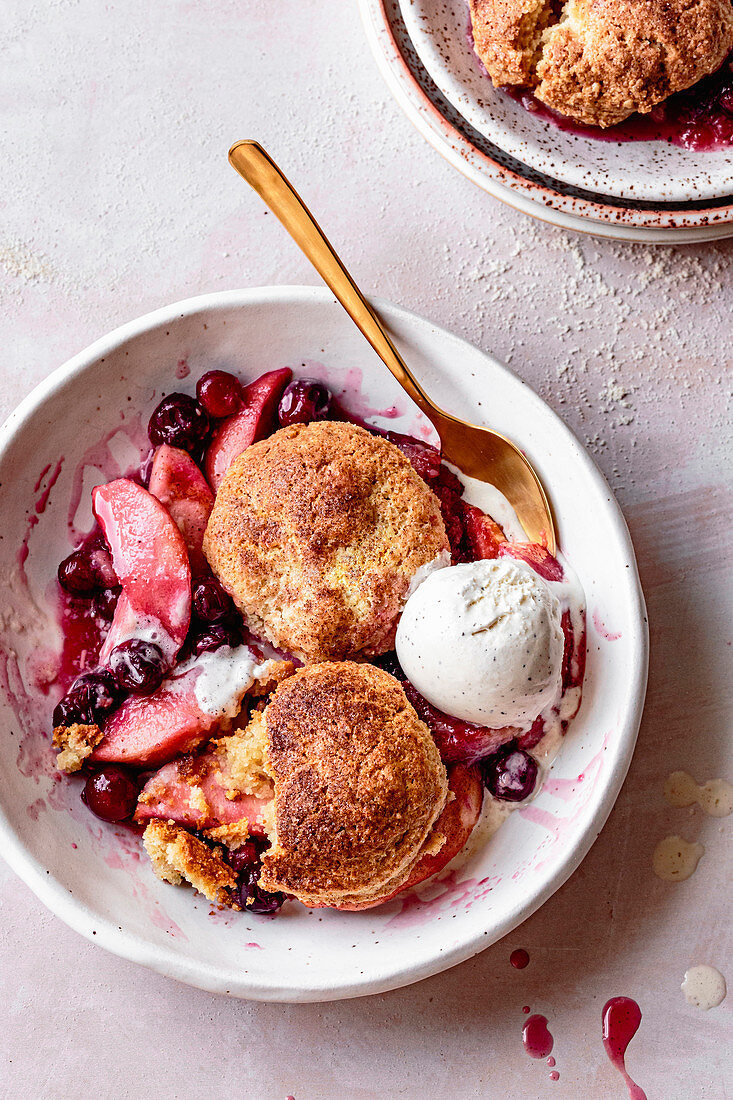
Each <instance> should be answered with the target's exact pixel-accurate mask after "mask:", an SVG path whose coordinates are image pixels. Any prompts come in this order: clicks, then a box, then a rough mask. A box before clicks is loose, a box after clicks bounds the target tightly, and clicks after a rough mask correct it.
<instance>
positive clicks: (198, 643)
mask: <svg viewBox="0 0 733 1100" xmlns="http://www.w3.org/2000/svg"><path fill="white" fill-rule="evenodd" d="M241 644H242V631H241V629H240V627H239V626H238V624H237V623H233V622H225V623H211V624H210V625H209V626H207V627H206V629H205V630H204V631H202V632H201V634H196V635H195V636H194V637H193V639H192V646H193V651H194V653H195V654H196V656H197V657H199V656H201V654H202V653H212V652H213V651H214V650H216V649H221V647H222V646H225V645H228V646H231V647H232V649H234V648H235V647H236V646H238V645H241Z"/></svg>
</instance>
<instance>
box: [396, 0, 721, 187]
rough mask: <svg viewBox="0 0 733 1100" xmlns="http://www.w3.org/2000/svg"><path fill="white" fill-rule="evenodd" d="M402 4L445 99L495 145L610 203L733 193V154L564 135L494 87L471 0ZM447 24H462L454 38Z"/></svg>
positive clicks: (418, 50) (417, 49)
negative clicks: (471, 32) (480, 53)
mask: <svg viewBox="0 0 733 1100" xmlns="http://www.w3.org/2000/svg"><path fill="white" fill-rule="evenodd" d="M399 3H400V14H401V16H402V20H403V23H404V26H405V30H406V33H407V35H408V36H409V38H410V40H411V42H412V45H413V46H414V49H415V52H416V53H417V55H418V57H419V58H420V62H421V64H422V66H423V68H424V69H425V71H426V72H427V73H428V74H429V76H430V77H431V79H432V80H433V82H434V83H435V85H436V87H437V88H438V89H439V90H440V92H441V94H442V95H443V96H444V98H445V99H446V100H447V101H448V102H449V103H451V104H452V105H453V107H454V108H455V110H456V111H458V113H459V114H460V115H461V116H462V117H463V118H465V120H466V121H467V123H468V124H469V125H470V126H472V127H473V128H474V129H475V130H476V131H477V132H478V133H479V134H481V135H483V137H484V138H485V139H486V140H487V141H489V142H492V143H493V144H494V145H495V146H496V148H498V149H501V150H503V151H504V152H505V153H506V154H507V155H508V156H510V157H513V158H514V159H515V160H517V161H519V162H520V163H523V164H526V165H527V166H528V167H530V168H532V169H534V170H536V171H537V172H540V173H543V174H544V175H546V176H548V177H549V178H551V179H555V180H557V181H560V182H562V183H563V184H565V185H569V186H572V187H575V188H577V189H580V190H585V191H590V192H593V193H594V194H597V195H602V196H603V197H604V198H605V199H607V200H608V201H610V202H617V201H618V200H622V201H624V200H626V199H627V197H631V198H632V199H635V200H638V201H645V202H651V203H652V204H654V205H655V206H659V205H669V204H671V205H673V206H675V207H676V206H679V205H680V204H683V203H687V202H700V203H704V204H706V205H709V204H710V203H713V202H717V201H719V200H720V199H723V200H724V201H725V199H726V198H727V197H728V196H730V193H731V188H732V187H733V181H732V179H731V157H730V150H728V149H724V148H721V149H717V150H714V151H713V150H711V151H706V152H697V151H695V150H692V149H683V148H680V147H678V146H675V145H672V144H670V143H667V142H650V141H642V142H627V141H618V140H616V141H614V140H613V139H612V138H611V140H608V141H599V140H597V139H596V138H593V137H592V136H589V135H588V134H586V133H583V132H572V131H562V130H560V129H559V128H558V127H557V126H555V125H554V124H553V123H552V122H550V121H548V120H547V119H546V118H543V117H541V116H534V117H533V116H532V115H531V114H530V113H529V112H528V111H526V110H525V109H524V108H523V107H522V106H521V104H519V103H517V102H516V101H512V100H510V99H509V98H508V97H506V96H505V95H504V94H503V93H501V92H499V91H498V90H497V89H496V88H494V86H493V85H492V83H491V80H490V79H489V77H488V74H487V73H486V71H485V70H483V71H482V66H481V63H480V62H479V60H478V57H477V56H476V54H475V52H474V51H473V50H472V49H471V46H470V43H469V39H468V22H469V12H468V4H467V2H466V0H443V2H442V3H439V2H438V0H399ZM441 14H443V15H444V18H441ZM444 19H447V20H455V22H451V24H450V33H449V32H448V29H447V27H446V25H445V21H444ZM456 23H457V24H458V34H457V35H456V33H455V31H456ZM446 50H447V51H448V53H449V55H450V56H448V55H446V53H445V51H446ZM607 136H610V135H607ZM655 161H656V164H655V163H654V162H655ZM650 162H651V163H650ZM645 165H649V169H648V171H647V170H645Z"/></svg>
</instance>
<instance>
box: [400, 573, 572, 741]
mask: <svg viewBox="0 0 733 1100" xmlns="http://www.w3.org/2000/svg"><path fill="white" fill-rule="evenodd" d="M560 621H561V611H560V603H559V600H558V599H557V597H556V596H555V595H554V594H553V593H552V592H551V591H550V588H549V587H548V585H547V584H546V583H545V581H544V580H543V579H542V577H540V576H538V574H537V573H535V571H534V570H533V569H532V568H531V567H530V566H529V565H526V564H525V563H524V562H520V561H514V560H513V559H510V558H499V559H498V560H490V561H475V562H470V563H468V564H466V565H452V566H449V567H448V568H447V569H439V570H437V571H436V572H434V573H431V574H430V576H429V577H427V578H426V579H425V580H424V581H423V582H422V584H421V585H420V586H419V587H418V588H417V589H416V590H415V591H414V592H413V593H412V595H411V596H410V598H409V599H408V600H407V603H406V604H405V609H404V611H403V613H402V618H401V619H400V622H399V625H398V627H397V639H396V644H395V648H396V650H397V657H398V658H399V662H400V664H401V665H402V668H403V669H404V671H405V674H406V676H407V678H408V679H409V680H410V682H411V683H412V684H414V686H415V687H416V688H417V690H418V691H419V692H420V694H421V695H424V696H425V698H426V699H427V700H428V702H429V703H432V704H433V706H435V707H438V709H439V710H442V711H444V712H445V713H446V714H452V715H454V716H455V717H456V718H462V719H463V720H464V721H466V722H475V723H477V724H478V725H482V726H490V727H492V728H499V727H501V726H519V727H527V726H530V725H531V724H532V722H533V721H534V719H535V718H536V717H537V715H538V714H539V713H540V711H541V710H543V709H544V707H545V706H547V705H548V704H549V703H552V702H553V701H554V700H555V699H556V698H557V697H558V695H559V693H560V684H561V678H562V658H563V649H564V639H563V632H562V627H561V624H560Z"/></svg>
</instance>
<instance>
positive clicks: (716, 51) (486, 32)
mask: <svg viewBox="0 0 733 1100" xmlns="http://www.w3.org/2000/svg"><path fill="white" fill-rule="evenodd" d="M471 21H472V25H473V33H474V39H475V42H476V49H477V52H478V54H479V56H480V57H481V60H482V61H483V63H484V65H485V66H486V68H487V70H488V72H489V75H490V76H491V78H492V80H493V82H494V83H495V84H497V85H502V84H503V85H507V84H517V85H524V86H526V87H531V88H532V89H533V91H534V94H535V95H536V96H537V98H538V99H540V100H542V102H544V103H546V104H547V105H548V106H549V107H552V108H554V110H556V111H559V112H560V113H562V114H564V115H568V116H569V117H571V118H574V119H577V120H578V121H579V122H582V123H585V124H587V125H591V126H601V127H605V126H612V125H614V123H617V122H621V121H622V120H623V119H625V118H628V116H629V115H630V114H632V113H633V112H634V111H639V112H641V113H643V114H644V113H648V112H649V111H651V109H652V108H653V107H654V106H656V104H658V103H661V102H662V100H664V99H666V98H667V96H669V95H671V94H672V93H673V92H678V91H682V90H683V89H685V88H689V87H691V85H693V84H696V83H697V81H698V80H701V79H702V77H704V76H707V75H708V74H709V73H712V72H714V71H715V70H716V69H717V68H718V67H719V66H720V65H721V64H722V62H723V60H724V59H725V57H726V56H727V54H728V53H729V52H730V50H731V49H733V7H731V3H730V0H569V2H567V3H555V2H554V0H471Z"/></svg>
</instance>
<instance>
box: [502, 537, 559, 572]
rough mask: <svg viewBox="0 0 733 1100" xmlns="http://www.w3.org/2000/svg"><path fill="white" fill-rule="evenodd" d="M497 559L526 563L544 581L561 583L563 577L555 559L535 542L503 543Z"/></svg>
mask: <svg viewBox="0 0 733 1100" xmlns="http://www.w3.org/2000/svg"><path fill="white" fill-rule="evenodd" d="M499 557H500V558H517V559H518V560H519V561H523V562H526V563H527V565H531V566H532V568H533V569H534V571H535V573H539V575H540V576H541V577H542V578H543V580H546V581H561V580H563V579H564V577H565V574H564V573H563V568H562V566H561V565H560V562H559V561H558V560H557V558H553V556H552V554H551V553H550V551H549V550H548V549H547V548H546V547H545V546H540V544H539V543H537V542H504V543H502V545H501V546H500V547H499Z"/></svg>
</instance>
